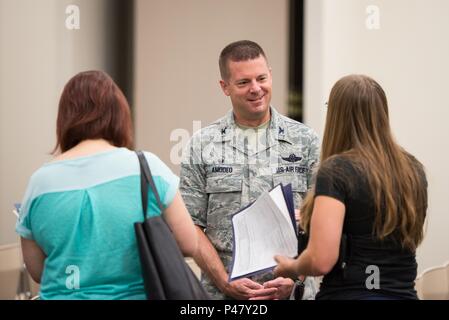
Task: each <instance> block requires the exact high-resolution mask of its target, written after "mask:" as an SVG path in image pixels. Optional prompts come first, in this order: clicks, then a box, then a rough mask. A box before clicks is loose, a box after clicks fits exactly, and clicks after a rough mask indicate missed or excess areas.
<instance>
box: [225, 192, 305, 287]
mask: <svg viewBox="0 0 449 320" xmlns="http://www.w3.org/2000/svg"><path fill="white" fill-rule="evenodd" d="M232 225H233V229H234V252H233V254H234V256H233V264H232V271H231V273H230V277H229V278H230V280H233V279H236V278H240V277H244V276H247V275H250V274H253V273H257V272H259V271H262V270H267V269H270V268H273V267H274V266H275V265H276V261H274V258H273V257H274V256H275V255H278V254H280V255H285V256H289V257H295V256H296V255H297V253H298V240H297V237H296V232H295V227H294V226H293V223H292V219H291V217H290V214H289V210H288V208H287V204H286V201H285V197H284V194H283V191H282V186H281V185H278V186H277V187H275V188H274V189H273V190H271V191H270V192H269V193H268V192H264V193H263V194H262V195H261V196H260V197H259V198H258V199H257V200H256V201H255V202H254V203H253V204H252V205H250V206H249V207H248V208H245V209H243V210H242V211H240V212H238V213H237V214H235V215H234V216H233V217H232Z"/></svg>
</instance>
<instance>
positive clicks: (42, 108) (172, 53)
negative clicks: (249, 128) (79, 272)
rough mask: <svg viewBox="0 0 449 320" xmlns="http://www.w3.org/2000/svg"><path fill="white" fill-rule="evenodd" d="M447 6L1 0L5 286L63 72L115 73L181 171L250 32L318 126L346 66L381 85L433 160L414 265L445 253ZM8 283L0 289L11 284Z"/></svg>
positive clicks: (309, 0)
mask: <svg viewBox="0 0 449 320" xmlns="http://www.w3.org/2000/svg"><path fill="white" fill-rule="evenodd" d="M448 12H449V1H447V0H245V1H241V0H228V1H214V0H71V1H67V0H39V1H36V0H0V289H1V288H3V289H4V290H3V291H6V288H7V287H8V283H9V284H10V286H11V287H14V285H16V283H17V279H18V275H19V274H20V273H19V271H18V270H17V268H16V267H15V266H16V265H17V264H16V263H15V262H17V261H20V256H19V255H18V252H19V251H18V246H17V243H18V240H19V239H18V237H17V235H16V233H15V231H14V229H15V222H16V217H15V215H14V214H13V213H12V210H13V204H14V203H18V202H21V199H22V197H23V194H24V191H25V188H26V186H27V182H28V179H29V177H30V175H31V174H32V173H33V172H34V171H35V170H36V169H37V168H39V167H40V166H41V165H42V164H43V163H44V162H47V161H49V160H50V159H51V155H50V151H51V150H52V149H53V147H54V145H55V143H56V138H55V131H56V115H57V107H58V101H59V97H60V94H61V92H62V89H63V86H64V84H65V83H66V82H67V81H68V80H69V79H70V78H71V77H72V76H74V75H75V74H76V73H78V72H80V71H85V70H90V69H100V70H104V71H106V72H107V73H109V74H110V75H111V76H112V77H113V78H114V80H115V81H116V82H117V84H118V85H119V86H120V87H121V88H122V90H123V91H124V93H125V95H126V97H127V98H128V101H129V102H130V105H131V109H132V113H133V119H134V125H135V128H134V129H135V132H134V133H135V147H136V148H137V149H146V150H150V151H152V152H154V153H155V154H157V155H158V156H159V157H160V158H161V159H162V160H163V161H164V162H166V163H167V164H168V165H169V166H170V167H171V168H172V170H173V171H174V172H175V173H179V160H180V157H181V151H182V147H183V146H184V145H185V143H186V142H187V139H188V138H189V137H190V135H191V134H192V133H193V131H196V130H198V129H199V128H201V127H202V126H206V125H208V124H209V123H210V122H212V121H213V120H215V119H217V118H219V117H221V116H222V115H224V114H225V112H227V111H228V110H229V109H230V108H231V105H230V102H229V101H228V99H227V98H226V97H225V96H224V95H223V94H222V92H221V89H220V87H219V83H218V81H219V70H218V56H219V54H220V51H221V50H222V48H223V47H224V46H225V45H227V44H228V43H230V42H233V41H236V40H242V39H249V40H253V41H256V42H258V43H259V44H260V45H261V46H262V47H263V48H264V50H265V52H266V54H267V57H268V61H269V64H270V66H271V67H272V69H273V100H272V104H273V105H274V106H275V107H276V108H277V109H278V110H279V111H280V112H281V113H283V114H285V115H288V116H290V117H292V118H294V119H297V120H299V121H302V122H304V123H305V124H307V125H308V126H310V127H312V128H313V129H315V130H316V131H317V132H318V134H319V135H320V136H322V133H323V128H324V121H325V116H326V108H325V102H326V101H327V99H328V95H329V92H330V89H331V87H332V85H333V84H334V83H335V82H336V81H337V80H338V79H339V78H340V77H342V76H344V75H347V74H350V73H361V74H367V75H369V76H371V77H373V78H374V79H376V80H377V81H378V82H379V83H380V84H381V85H382V86H383V88H384V89H385V91H386V94H387V97H388V99H389V107H390V117H391V124H392V128H393V132H394V134H395V137H396V139H397V140H398V142H399V143H400V144H401V145H402V146H403V147H405V148H406V149H407V150H408V151H410V152H411V153H412V154H414V155H415V156H416V157H417V158H418V159H419V160H421V162H423V163H424V165H425V167H426V169H427V175H428V181H429V210H428V221H427V227H426V235H425V240H424V242H423V244H422V245H421V247H420V248H419V249H418V264H419V267H418V273H419V272H421V271H423V270H425V269H427V268H429V267H432V266H435V265H439V264H443V263H444V262H445V261H447V260H449V232H448V230H449V209H448V205H447V202H446V200H447V198H448V196H449V172H448V170H447V163H448V160H447V159H448V158H449V125H448V124H447V121H448V120H447V119H449V102H448V99H447V96H446V95H447V93H448V91H449V81H448V75H449V60H448V57H449V41H448V39H449V19H447V13H448ZM61 179H63V177H61ZM2 252H3V253H2ZM19 265H20V264H19ZM20 283H21V282H20V281H19V284H20ZM11 284H14V285H11ZM22 284H23V283H22ZM23 285H24V284H23ZM11 290H12V289H11ZM11 290H10V291H11ZM1 291H2V290H0V298H3V299H4V298H8V297H9V296H10V295H11V293H9V292H7V293H4V294H3V295H2V293H1Z"/></svg>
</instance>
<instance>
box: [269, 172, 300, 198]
mask: <svg viewBox="0 0 449 320" xmlns="http://www.w3.org/2000/svg"><path fill="white" fill-rule="evenodd" d="M280 183H282V184H283V185H284V186H286V185H287V184H291V185H292V191H293V192H300V193H304V194H305V193H306V192H307V177H306V176H305V175H302V174H294V173H284V174H274V175H273V187H275V186H277V185H278V184H280Z"/></svg>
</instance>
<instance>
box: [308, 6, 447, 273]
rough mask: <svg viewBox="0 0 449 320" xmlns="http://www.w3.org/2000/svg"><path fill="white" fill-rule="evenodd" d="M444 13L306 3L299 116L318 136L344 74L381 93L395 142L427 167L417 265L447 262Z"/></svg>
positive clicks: (428, 8)
mask: <svg viewBox="0 0 449 320" xmlns="http://www.w3.org/2000/svg"><path fill="white" fill-rule="evenodd" d="M368 5H377V6H378V8H379V10H380V29H378V30H368V28H367V27H366V25H365V22H366V19H367V18H368V14H367V13H366V8H367V6H368ZM447 12H449V2H448V1H446V0H395V1H390V0H376V1H375V0H338V1H334V0H318V1H317V0H313V1H312V0H308V1H307V2H306V16H307V19H306V53H305V56H306V61H305V67H306V71H305V84H306V88H305V116H306V122H307V123H308V124H309V125H311V126H312V127H313V128H315V129H317V131H319V132H320V134H321V133H322V130H323V127H324V121H325V116H326V110H325V108H324V103H325V102H326V101H327V99H328V95H329V92H330V89H331V87H332V85H333V84H334V83H335V82H336V81H337V80H338V79H339V78H340V77H342V76H343V75H346V74H350V73H362V74H367V75H370V76H372V77H373V78H375V79H376V80H378V81H379V82H380V84H381V85H382V86H383V88H384V89H385V91H386V93H387V97H388V99H389V107H390V116H391V124H392V128H393V132H394V134H395V136H396V138H397V140H398V142H399V143H400V144H401V145H402V146H404V147H405V148H406V149H407V150H409V151H410V152H411V153H413V154H414V155H415V156H416V157H417V158H418V159H420V160H421V161H422V162H423V163H424V165H425V167H426V168H427V176H428V181H429V210H428V226H427V232H426V237H425V241H424V243H423V244H422V246H421V247H420V248H419V250H418V263H419V269H418V270H419V271H422V270H423V269H425V268H427V267H430V266H433V265H437V264H440V263H442V262H443V261H447V260H449V232H448V231H447V230H448V228H449V209H448V207H447V197H448V195H449V171H448V170H447V159H448V158H449V151H448V150H449V129H448V125H447V123H446V122H447V119H449V102H448V99H447V91H448V83H449V82H448V80H447V79H448V74H449V61H448V57H449V41H448V39H449V19H447Z"/></svg>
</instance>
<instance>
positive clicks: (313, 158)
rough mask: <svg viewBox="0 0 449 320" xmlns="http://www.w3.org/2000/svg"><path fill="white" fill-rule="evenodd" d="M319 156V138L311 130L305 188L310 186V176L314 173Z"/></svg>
mask: <svg viewBox="0 0 449 320" xmlns="http://www.w3.org/2000/svg"><path fill="white" fill-rule="evenodd" d="M319 157H320V140H319V139H318V135H317V134H316V133H315V132H312V136H311V139H310V148H309V158H308V163H307V166H308V167H309V171H308V173H307V189H309V188H310V187H311V186H312V177H313V174H314V169H315V168H316V167H317V166H318V162H319Z"/></svg>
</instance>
